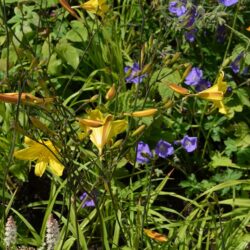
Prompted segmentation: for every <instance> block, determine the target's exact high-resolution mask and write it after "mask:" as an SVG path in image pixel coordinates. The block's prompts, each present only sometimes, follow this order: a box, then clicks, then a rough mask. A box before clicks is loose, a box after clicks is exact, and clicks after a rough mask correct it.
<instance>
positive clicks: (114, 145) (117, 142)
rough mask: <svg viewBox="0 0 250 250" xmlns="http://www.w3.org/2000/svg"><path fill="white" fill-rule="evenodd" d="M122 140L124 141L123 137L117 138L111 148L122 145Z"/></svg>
mask: <svg viewBox="0 0 250 250" xmlns="http://www.w3.org/2000/svg"><path fill="white" fill-rule="evenodd" d="M122 142H123V139H119V140H117V141H116V142H115V143H114V144H113V145H112V147H111V148H112V149H113V148H118V147H120V146H121V144H122Z"/></svg>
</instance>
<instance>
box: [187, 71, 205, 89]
mask: <svg viewBox="0 0 250 250" xmlns="http://www.w3.org/2000/svg"><path fill="white" fill-rule="evenodd" d="M202 76H203V71H202V70H201V69H199V68H198V67H193V68H192V69H191V71H190V72H189V74H188V75H187V77H186V79H185V83H186V84H187V85H190V86H196V85H197V84H198V83H199V81H200V80H201V79H202Z"/></svg>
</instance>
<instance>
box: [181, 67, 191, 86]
mask: <svg viewBox="0 0 250 250" xmlns="http://www.w3.org/2000/svg"><path fill="white" fill-rule="evenodd" d="M191 69H192V65H191V64H189V65H188V66H187V68H186V69H185V71H184V73H183V75H182V77H181V82H182V81H184V79H185V78H186V77H187V75H188V74H189V72H190V71H191Z"/></svg>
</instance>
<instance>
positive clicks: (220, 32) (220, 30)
mask: <svg viewBox="0 0 250 250" xmlns="http://www.w3.org/2000/svg"><path fill="white" fill-rule="evenodd" d="M226 35H227V30H226V27H225V25H219V26H218V27H217V31H216V37H217V41H218V42H219V43H223V42H224V41H225V38H226Z"/></svg>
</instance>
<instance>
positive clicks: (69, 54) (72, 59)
mask: <svg viewBox="0 0 250 250" xmlns="http://www.w3.org/2000/svg"><path fill="white" fill-rule="evenodd" d="M56 52H57V54H58V55H59V56H60V57H61V58H62V59H63V61H64V62H65V63H67V64H68V65H70V66H71V67H72V68H74V69H76V68H77V67H78V64H79V62H80V60H79V52H78V50H77V49H76V48H75V47H73V46H72V45H70V44H69V43H67V42H66V41H65V40H63V41H61V42H59V43H58V44H57V45H56Z"/></svg>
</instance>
